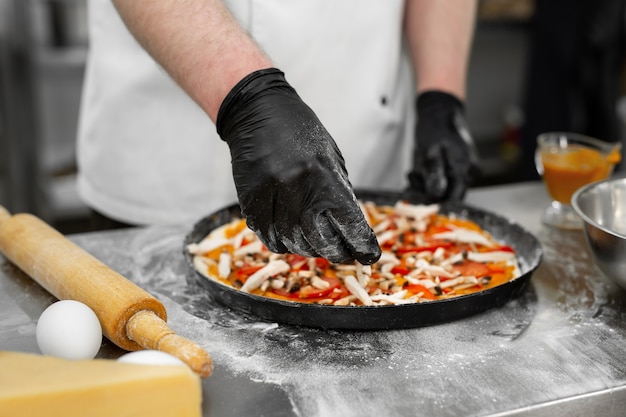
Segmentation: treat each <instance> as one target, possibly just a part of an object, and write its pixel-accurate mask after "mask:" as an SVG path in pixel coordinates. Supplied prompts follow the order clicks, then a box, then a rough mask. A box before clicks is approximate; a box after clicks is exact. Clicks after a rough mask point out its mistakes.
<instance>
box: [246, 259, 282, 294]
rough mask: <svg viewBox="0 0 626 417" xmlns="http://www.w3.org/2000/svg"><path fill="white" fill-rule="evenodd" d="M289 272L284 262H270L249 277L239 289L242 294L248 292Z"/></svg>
mask: <svg viewBox="0 0 626 417" xmlns="http://www.w3.org/2000/svg"><path fill="white" fill-rule="evenodd" d="M287 271H289V264H288V263H287V262H285V261H281V260H278V261H271V262H270V263H268V264H267V265H265V266H264V267H262V268H261V269H259V270H258V271H256V272H255V273H254V274H252V275H250V276H249V277H248V279H247V280H246V282H245V284H243V286H242V287H241V288H240V290H241V291H243V292H250V291H252V290H255V289H257V288H259V287H260V286H261V284H262V283H263V282H264V281H266V280H267V279H269V278H270V277H273V276H275V275H278V274H282V273H285V272H287Z"/></svg>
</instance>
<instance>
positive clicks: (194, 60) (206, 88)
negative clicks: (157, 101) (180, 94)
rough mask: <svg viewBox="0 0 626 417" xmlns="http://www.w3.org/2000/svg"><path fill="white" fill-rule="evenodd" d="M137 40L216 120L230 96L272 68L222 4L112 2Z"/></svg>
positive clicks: (212, 0) (215, 0)
mask: <svg viewBox="0 0 626 417" xmlns="http://www.w3.org/2000/svg"><path fill="white" fill-rule="evenodd" d="M113 3H114V5H115V7H116V8H117V10H118V13H119V14H120V16H121V17H122V19H123V20H124V23H125V24H126V26H127V27H128V29H129V30H130V31H131V33H132V34H133V36H134V37H135V38H136V39H137V41H138V42H139V43H140V44H141V45H142V46H143V47H144V48H145V49H146V50H147V51H148V53H150V55H152V56H153V57H154V58H155V60H156V61H157V62H159V64H160V65H161V66H163V67H164V68H165V70H166V71H167V72H168V73H169V74H170V76H171V77H172V78H174V79H175V80H176V82H177V83H178V84H179V85H180V86H181V87H182V88H183V89H184V90H185V92H186V93H187V94H189V95H190V96H191V98H192V99H194V100H195V101H196V102H197V103H198V104H199V105H200V107H202V109H203V110H204V111H205V112H206V113H207V114H208V115H209V117H210V118H211V120H213V121H214V122H215V121H216V120H217V113H218V110H219V107H220V105H221V103H222V101H223V100H224V98H225V97H226V95H227V94H228V92H229V91H230V90H231V89H232V88H233V87H234V86H235V85H236V84H237V82H239V81H240V80H241V79H242V78H244V77H245V76H246V75H248V74H250V73H252V72H254V71H256V70H260V69H264V68H269V67H271V66H272V63H271V61H270V59H269V58H268V57H267V56H266V55H265V54H264V53H263V52H262V51H261V50H260V49H259V48H258V47H257V45H256V44H255V43H254V41H253V40H252V39H251V38H250V37H249V36H248V34H247V33H246V32H245V31H244V30H243V29H242V28H241V27H240V26H239V25H238V24H237V22H235V20H234V18H233V17H232V15H231V14H230V12H229V11H228V9H227V8H226V7H225V6H224V4H223V3H222V1H221V0H187V1H181V0H159V1H137V0H113Z"/></svg>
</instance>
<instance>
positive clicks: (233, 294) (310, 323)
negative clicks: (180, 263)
mask: <svg viewBox="0 0 626 417" xmlns="http://www.w3.org/2000/svg"><path fill="white" fill-rule="evenodd" d="M356 194H357V196H358V197H359V199H361V200H363V201H367V200H372V199H380V198H382V199H383V200H389V201H392V200H394V199H395V201H397V200H399V199H400V194H399V193H394V192H387V191H376V190H361V191H357V193H356ZM371 196H374V197H375V198H367V197H371ZM375 203H376V201H375ZM441 210H442V212H445V213H452V212H453V213H455V214H457V215H462V216H463V217H464V218H469V219H470V220H474V219H472V214H473V215H474V216H477V215H479V214H480V215H482V216H485V217H486V218H489V219H491V220H495V221H498V222H501V223H502V224H504V225H506V226H507V227H508V228H509V229H512V230H515V231H516V232H517V233H519V234H520V235H521V236H523V237H524V238H525V239H526V240H527V241H528V242H530V246H531V250H530V252H532V253H531V254H530V259H523V261H524V263H521V262H520V263H521V264H520V270H521V274H520V275H519V276H518V277H516V278H514V279H512V280H510V281H507V282H505V283H503V284H500V285H498V286H496V287H491V288H488V289H485V290H482V291H478V292H475V293H470V294H464V295H459V296H456V297H452V298H447V299H442V300H431V301H425V302H421V303H412V304H399V305H373V306H335V305H320V304H314V303H303V302H299V301H288V300H281V299H276V298H271V297H264V296H261V295H257V294H250V293H244V292H241V291H239V290H237V289H235V288H233V287H230V286H228V285H226V284H224V283H221V282H219V281H216V280H214V279H211V278H209V277H206V276H205V275H203V274H201V273H200V272H198V271H197V270H196V269H195V267H194V265H193V256H192V255H191V254H190V253H189V252H188V251H187V245H188V244H190V243H197V241H198V239H196V238H197V237H199V236H200V237H202V235H203V234H204V235H206V233H208V232H209V231H210V230H212V229H213V228H215V227H217V226H219V225H221V224H224V223H225V221H223V222H220V221H219V220H216V219H217V218H219V217H221V218H224V219H225V218H228V217H230V218H234V217H237V216H236V214H237V213H238V212H239V206H238V205H237V204H231V205H228V206H226V207H224V208H222V209H220V210H217V211H215V212H213V213H212V214H210V215H208V216H205V217H203V218H202V219H200V220H199V221H198V222H196V223H195V224H194V226H193V228H192V229H191V231H190V232H189V233H188V234H187V235H186V236H185V238H184V241H183V255H184V257H185V260H186V264H187V267H188V269H189V270H190V271H191V273H192V276H193V278H194V282H195V283H198V284H200V286H201V287H203V288H204V289H205V290H207V291H209V292H210V293H211V295H212V296H213V298H215V299H216V300H217V301H218V302H220V303H222V304H224V305H226V306H227V307H230V308H234V309H235V310H240V311H243V312H245V313H249V314H252V315H254V316H257V317H259V318H261V319H265V320H271V321H275V322H282V323H285V324H296V325H303V326H305V327H323V328H332V329H379V328H388V327H385V326H382V325H377V324H362V325H359V324H354V325H352V324H349V323H336V324H333V323H332V322H330V323H316V322H315V321H314V320H307V319H306V318H302V319H293V318H292V319H290V318H285V319H281V314H280V313H276V314H274V313H272V314H269V315H268V314H263V312H261V314H259V311H257V310H259V309H261V307H258V308H255V306H256V305H259V306H262V305H266V306H269V309H273V310H277V311H279V312H283V313H286V312H288V311H296V312H299V313H302V314H301V315H303V316H304V315H306V314H307V313H311V314H314V315H315V314H316V313H320V312H323V313H320V314H323V315H324V316H327V315H332V314H334V313H336V314H342V315H344V316H345V315H348V316H349V315H354V316H357V315H363V316H370V317H371V316H376V315H378V314H380V315H381V316H389V315H390V312H393V314H396V313H397V314H398V315H402V313H404V312H415V311H418V310H420V309H424V310H442V311H445V310H447V308H448V307H457V306H458V305H462V304H464V303H467V302H470V303H471V302H473V301H474V300H477V299H478V301H477V302H476V304H480V300H482V299H489V298H499V301H498V302H494V303H492V304H490V305H488V306H484V308H480V306H477V308H475V309H473V310H472V311H471V312H468V313H467V314H466V315H464V314H457V315H458V316H459V317H453V318H452V320H446V319H445V318H444V319H436V318H435V319H432V320H428V319H425V320H415V323H411V320H410V319H409V320H403V323H401V324H399V325H397V326H395V327H392V328H411V327H423V326H426V325H431V324H438V323H442V322H448V321H453V320H458V319H460V318H463V317H468V316H470V315H473V314H477V313H480V312H482V311H486V310H489V309H491V308H494V307H498V306H499V305H502V304H504V303H505V302H507V301H509V300H510V299H512V298H514V297H516V296H517V295H519V294H520V293H521V292H522V291H523V290H524V289H525V287H526V285H527V283H528V281H529V280H530V277H531V276H532V274H533V273H534V271H535V270H536V269H537V268H538V267H539V265H540V264H541V262H542V259H543V249H542V247H541V244H540V243H539V241H538V239H537V238H536V237H535V236H534V235H533V234H532V233H530V232H529V231H528V230H526V229H525V228H524V227H523V226H521V225H519V224H518V223H516V222H514V221H512V220H510V219H508V218H506V217H504V216H502V215H499V214H496V213H492V212H490V211H488V210H484V209H481V208H477V207H474V206H471V205H467V204H463V203H444V204H441ZM212 221H213V222H216V223H215V225H214V227H212V228H207V226H206V225H207V224H209V223H211V222H212ZM481 226H482V225H481ZM487 231H488V232H490V231H489V230H487ZM504 243H506V244H513V246H514V247H515V246H516V245H515V243H513V242H504ZM516 251H517V249H516ZM526 255H528V254H526ZM212 290H213V291H214V292H213V291H212ZM498 295H502V296H501V297H498ZM233 299H235V300H233ZM246 301H247V302H248V305H247V306H246V305H245V303H246ZM242 303H243V304H244V305H242ZM268 316H269V317H268ZM453 316H454V315H453ZM420 322H423V324H420Z"/></svg>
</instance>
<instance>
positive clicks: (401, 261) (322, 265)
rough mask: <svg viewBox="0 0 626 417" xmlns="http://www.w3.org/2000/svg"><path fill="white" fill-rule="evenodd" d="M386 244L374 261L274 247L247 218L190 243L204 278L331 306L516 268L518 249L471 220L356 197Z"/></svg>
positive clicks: (414, 299) (454, 286) (459, 291)
mask: <svg viewBox="0 0 626 417" xmlns="http://www.w3.org/2000/svg"><path fill="white" fill-rule="evenodd" d="M361 208H362V209H363V211H364V213H365V214H366V218H367V219H368V221H369V222H370V225H371V226H372V229H373V230H374V231H375V233H376V236H377V239H378V241H379V243H380V245H381V248H382V249H383V252H382V255H381V257H380V259H379V261H378V262H376V263H374V264H373V265H367V266H364V265H361V264H360V263H355V264H350V265H339V264H331V263H329V262H328V261H327V260H325V259H322V258H307V257H304V256H301V255H297V254H275V253H271V252H269V251H268V250H267V248H266V247H265V245H263V243H262V242H261V241H260V240H259V239H258V238H257V237H256V235H255V234H254V233H253V232H252V231H251V230H250V229H249V228H248V227H247V226H246V223H245V220H243V219H235V220H233V221H232V222H231V223H228V224H226V225H223V226H220V227H218V228H216V229H215V230H213V231H212V232H211V233H210V234H209V235H208V236H207V237H206V238H204V239H203V240H202V241H200V242H198V243H197V244H191V245H189V246H188V248H187V249H188V251H189V252H190V253H192V254H193V255H194V260H193V262H194V266H195V268H196V269H197V270H198V271H200V272H201V273H202V274H204V275H205V276H207V277H208V278H209V279H213V280H217V281H219V282H221V283H223V284H225V285H229V286H232V287H234V288H236V289H239V290H241V291H244V292H248V293H253V294H257V295H262V296H266V297H273V298H279V299H283V300H289V301H298V302H307V303H318V304H322V305H334V306H356V305H366V306H375V305H398V304H407V303H421V302H428V301H432V300H440V299H445V298H449V297H455V296H459V295H463V294H468V293H472V292H476V291H480V290H483V289H486V288H491V287H493V286H496V285H500V284H502V283H505V282H507V281H510V280H511V279H513V278H515V277H516V276H519V274H520V270H519V267H518V265H517V257H516V253H515V250H514V249H513V248H511V247H510V246H507V245H504V244H502V243H500V242H497V241H495V240H494V239H493V238H492V237H491V235H490V234H489V233H488V232H486V231H485V230H483V229H482V228H481V227H480V226H479V225H478V224H476V223H474V222H472V221H471V220H467V219H463V218H459V217H457V216H455V215H453V214H452V215H442V214H440V213H439V206H437V205H430V206H416V205H411V204H407V203H404V202H399V203H397V204H395V205H394V206H377V205H375V204H373V203H371V202H366V203H361Z"/></svg>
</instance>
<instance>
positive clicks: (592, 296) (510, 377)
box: [0, 183, 626, 417]
mask: <svg viewBox="0 0 626 417" xmlns="http://www.w3.org/2000/svg"><path fill="white" fill-rule="evenodd" d="M467 203H468V204H471V205H474V206H477V207H481V208H484V209H487V210H490V211H492V212H496V213H499V214H501V215H504V216H506V217H509V218H510V219H512V220H514V221H516V222H518V223H520V224H521V225H522V226H524V227H525V228H527V229H528V230H529V231H530V232H532V233H533V234H535V235H536V236H537V237H538V238H539V240H540V241H541V243H542V245H543V248H544V259H543V263H542V265H541V266H540V267H539V269H538V270H537V271H536V272H535V274H534V275H533V277H532V279H531V285H530V286H529V288H528V289H527V290H526V291H525V292H524V293H523V294H522V295H521V296H520V297H519V298H517V299H515V300H513V301H511V302H509V303H507V304H506V305H504V306H503V307H501V308H498V309H494V310H489V311H487V312H486V313H483V314H480V315H477V316H473V317H469V318H467V319H464V320H460V321H457V322H454V323H449V324H444V325H438V326H432V327H426V328H420V329H412V330H398V331H377V332H343V331H324V330H316V329H308V328H297V327H290V326H285V325H280V324H276V323H267V322H262V321H259V320H257V319H255V318H253V317H243V316H241V315H240V314H239V313H236V312H234V311H231V310H229V309H227V308H225V307H222V306H221V305H218V304H215V303H214V302H213V301H212V300H211V298H210V297H209V296H208V295H207V294H206V293H205V292H204V291H203V290H202V289H200V288H198V287H196V286H195V285H193V284H189V283H188V282H187V280H186V277H187V276H188V271H187V269H186V266H185V263H184V259H183V256H182V241H183V237H184V235H185V234H186V233H187V232H188V231H189V230H190V228H191V225H182V226H176V227H174V226H172V227H151V228H143V229H132V230H127V231H116V232H105V233H93V234H81V235H75V236H72V239H73V240H74V241H75V242H76V243H78V244H79V245H81V246H83V247H84V248H85V249H87V250H88V251H89V252H91V253H92V254H94V255H95V256H96V257H98V258H99V259H101V260H102V261H104V262H105V263H107V264H109V265H110V266H112V267H113V268H114V269H116V270H117V271H118V272H120V273H121V274H122V275H124V276H126V277H127V278H129V279H131V280H132V281H134V282H136V283H137V284H138V285H140V286H141V287H143V288H144V289H146V290H148V291H149V292H151V293H152V294H154V295H155V296H156V297H158V298H159V299H160V300H161V301H163V303H164V304H165V306H166V308H167V309H168V313H169V323H170V326H171V327H172V328H173V329H174V330H175V331H176V332H177V333H179V334H180V335H182V336H185V337H188V338H190V339H193V340H195V341H197V342H198V343H199V344H200V345H201V346H203V347H204V348H205V349H207V350H208V351H209V352H210V353H211V355H212V356H213V359H214V361H215V364H216V368H215V372H214V374H213V376H212V377H210V378H209V379H207V380H205V381H204V382H203V392H204V402H203V407H204V411H205V415H206V416H212V417H222V416H303V417H304V416H306V417H309V416H364V415H381V416H383V415H384V416H404V415H411V416H419V415H424V416H528V415H532V416H589V415H602V416H623V415H625V413H626V344H625V343H624V335H625V334H626V320H625V319H626V292H624V291H622V290H620V289H619V288H617V287H616V286H614V285H613V284H611V283H609V282H608V281H607V280H606V279H605V278H604V277H603V276H602V275H601V273H600V272H599V270H598V269H597V268H596V267H595V266H594V265H593V263H592V261H591V257H590V254H589V252H588V251H587V248H586V246H585V244H584V238H583V236H582V233H581V232H565V231H558V230H554V229H549V228H547V227H545V226H542V225H541V223H540V215H541V212H542V210H543V208H544V207H545V206H546V205H547V204H548V197H547V195H546V193H545V191H544V189H543V187H542V186H541V184H535V183H528V184H516V185H507V186H497V187H490V188H484V189H475V190H472V191H471V192H470V194H469V196H468V199H467ZM54 301H55V299H54V297H52V296H51V295H49V294H48V293H47V292H45V290H43V289H42V288H40V287H39V286H38V285H37V284H35V283H33V281H31V280H30V279H29V278H28V277H27V276H25V275H24V274H23V273H22V272H21V271H19V270H18V269H17V268H15V267H14V266H13V265H12V264H10V263H8V262H7V261H5V260H4V259H3V258H0V349H2V350H16V351H24V352H38V348H37V345H36V341H35V324H36V321H37V319H38V317H39V315H40V314H41V312H42V311H43V310H44V309H45V308H46V307H47V306H48V305H49V304H50V303H52V302H54ZM122 353H123V352H122V351H121V350H120V349H118V348H117V347H115V346H114V345H112V344H111V343H110V342H108V341H105V342H104V344H103V346H102V349H101V351H100V353H99V357H103V358H115V357H117V356H119V355H121V354H122Z"/></svg>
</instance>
